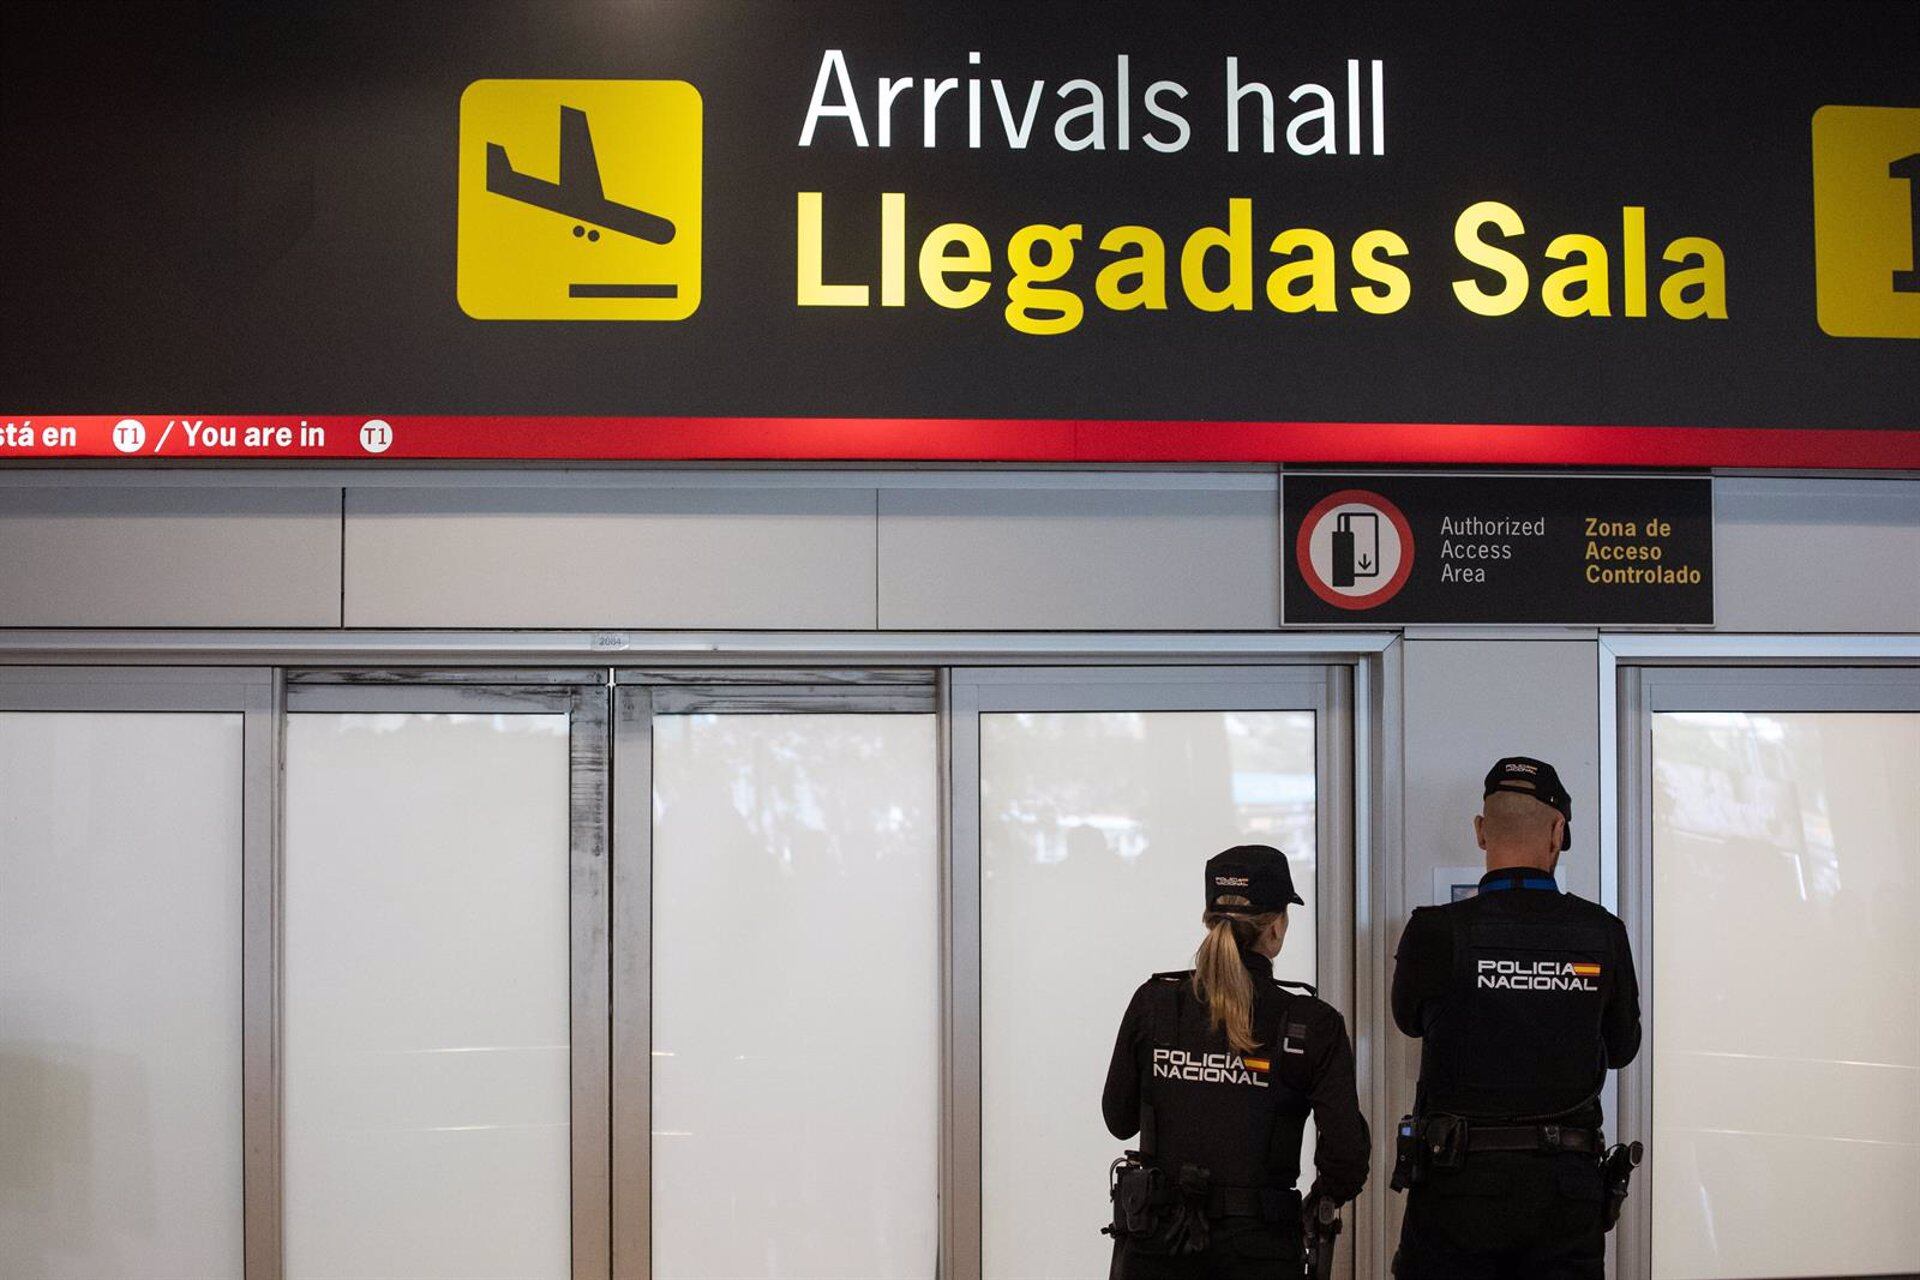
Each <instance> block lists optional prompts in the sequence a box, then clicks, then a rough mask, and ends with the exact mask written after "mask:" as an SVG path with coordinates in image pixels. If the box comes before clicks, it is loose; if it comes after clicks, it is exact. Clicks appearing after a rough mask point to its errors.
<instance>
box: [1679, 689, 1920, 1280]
mask: <svg viewBox="0 0 1920 1280" xmlns="http://www.w3.org/2000/svg"><path fill="white" fill-rule="evenodd" d="M1653 757H1654V763H1653V814H1654V825H1653V867H1654V899H1653V922H1654V952H1653V962H1654V963H1653V989H1654V992H1655V994H1656V999H1657V1005H1656V1013H1657V1019H1658V1020H1657V1022H1656V1024H1655V1038H1654V1042H1653V1115H1654V1135H1653V1174H1654V1184H1653V1185H1654V1191H1655V1195H1654V1197H1653V1201H1652V1208H1653V1261H1654V1275H1655V1276H1656V1277H1657V1278H1658V1280H1695V1278H1707V1277H1712V1278H1719V1277H1729V1278H1732V1277H1740V1278H1745V1277H1756V1276H1766V1277H1772V1276H1835V1275H1877V1274H1894V1273H1912V1272H1915V1271H1920V715H1915V714H1856V713H1839V712H1821V713H1796V714H1774V713H1768V714H1729V713H1718V712H1716V713H1706V712H1697V713H1696V712H1686V713H1665V714H1660V715H1656V716H1654V718H1653Z"/></svg>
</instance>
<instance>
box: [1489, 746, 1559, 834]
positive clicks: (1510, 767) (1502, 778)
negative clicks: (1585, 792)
mask: <svg viewBox="0 0 1920 1280" xmlns="http://www.w3.org/2000/svg"><path fill="white" fill-rule="evenodd" d="M1496 791H1515V792H1518V793H1519V794H1521V795H1523V796H1532V797H1533V798H1534V799H1535V800H1538V801H1539V802H1540V803H1541V804H1544V805H1548V806H1550V807H1552V808H1553V809H1556V810H1558V811H1559V814H1560V816H1561V817H1563V818H1565V819H1566V820H1567V825H1566V826H1565V827H1563V828H1561V831H1560V849H1561V852H1563V853H1564V852H1565V851H1566V850H1567V849H1569V848H1571V847H1572V846H1573V797H1572V796H1570V795H1568V794H1567V789H1566V788H1565V787H1563V786H1561V785H1560V775H1559V774H1558V773H1556V772H1555V771H1554V768H1553V766H1552V765H1550V764H1548V763H1547V762H1546V761H1545V760H1535V759H1534V758H1533V757H1532V756H1508V757H1506V758H1505V759H1504V760H1496V761H1495V762H1494V765H1493V768H1491V769H1489V770H1487V789H1486V791H1485V793H1483V794H1482V796H1481V797H1480V798H1481V799H1483V800H1484V799H1486V797H1487V796H1490V795H1492V794H1493V793H1494V792H1496Z"/></svg>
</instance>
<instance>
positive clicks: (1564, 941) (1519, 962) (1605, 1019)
mask: <svg viewBox="0 0 1920 1280" xmlns="http://www.w3.org/2000/svg"><path fill="white" fill-rule="evenodd" d="M1480 885H1481V892H1480V894H1479V895H1478V896H1476V897H1473V898H1468V899H1465V900H1464V901H1461V902H1454V903H1449V904H1448V905H1446V906H1441V907H1421V908H1419V909H1418V910H1416V911H1415V912H1414V913H1413V918H1412V919H1410V920H1409V921H1408V922H1407V928H1406V932H1404V933H1403V934H1401V936H1400V949H1399V953H1398V955H1397V957H1396V959H1395V965H1394V971H1393V1020H1394V1021H1395V1022H1396V1023H1398V1024H1399V1026H1400V1029H1401V1030H1402V1031H1404V1032H1406V1033H1407V1034H1408V1035H1410V1036H1415V1037H1421V1038H1424V1039H1425V1041H1426V1045H1425V1047H1424V1049H1423V1050H1422V1052H1421V1057H1420V1107H1421V1110H1422V1111H1423V1112H1424V1113H1427V1114H1433V1113H1448V1114H1455V1115H1465V1116H1478V1117H1490V1118H1503V1119H1519V1118H1529V1117H1545V1116H1555V1117H1562V1118H1563V1119H1564V1122H1566V1123H1569V1124H1578V1125H1588V1126H1593V1127H1598V1125H1599V1124H1600V1119H1601V1117H1600V1107H1599V1101H1598V1094H1599V1091H1600V1085H1601V1083H1602V1082H1603V1081H1604V1080H1605V1079H1606V1073H1607V1068H1609V1067H1623V1066H1625V1065H1626V1064H1627V1063H1629V1062H1631V1061H1632V1060H1633V1056H1634V1054H1635V1053H1637V1052H1638V1051H1639V1049H1640V988H1639V985H1638V982H1637V981H1636V979H1635V976H1634V971H1633V955H1632V953H1631V952H1630V951H1629V950H1628V949H1627V934H1626V928H1625V926H1623V925H1622V924H1621V923H1620V921H1619V919H1618V918H1617V917H1615V916H1614V915H1613V913H1612V912H1610V911H1608V910H1607V909H1606V908H1605V907H1602V906H1600V905H1598V904H1597V903H1593V902H1588V901H1587V900H1586V899H1584V898H1580V897H1576V896H1574V895H1573V894H1570V893H1561V892H1559V890H1558V889H1557V888H1556V887H1554V885H1553V878H1552V876H1551V875H1550V874H1549V873H1548V872H1546V871H1539V870H1533V869H1530V868H1518V869H1513V868H1509V869H1503V870H1500V871H1490V872H1488V873H1487V874H1486V875H1485V876H1483V877H1482V878H1481V881H1480ZM1528 885H1530V886H1532V887H1522V886H1528ZM1507 886H1513V887H1507Z"/></svg>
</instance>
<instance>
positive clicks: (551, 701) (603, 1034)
mask: <svg viewBox="0 0 1920 1280" xmlns="http://www.w3.org/2000/svg"><path fill="white" fill-rule="evenodd" d="M283 704H284V710H285V713H286V714H288V715H297V714H301V713H303V712H353V711H363V712H370V713H378V712H387V713H396V712H397V713H408V712H410V713H417V714H434V713H438V714H461V713H464V714H479V715H484V714H489V713H505V714H514V713H519V714H532V713H563V714H565V715H566V716H567V717H568V720H567V725H568V739H567V777H568V840H567V843H568V864H569V866H568V885H569V889H568V895H567V896H568V912H569V925H568V986H569V1001H568V1050H569V1052H568V1074H569V1085H570V1087H569V1119H570V1122H571V1123H570V1126H569V1130H568V1138H569V1142H570V1144H571V1159H570V1162H569V1179H568V1201H569V1212H570V1215H571V1223H572V1229H571V1233H570V1237H571V1238H570V1244H571V1249H570V1257H571V1261H570V1263H569V1269H570V1273H571V1275H572V1277H573V1280H608V1277H609V1276H610V1275H611V1274H612V1254H611V1243H610V1242H611V1238H612V1229H611V1213H612V1206H613V1197H612V1186H611V1182H610V1176H609V1175H610V1160H609V1142H610V1133H611V1125H610V1120H611V1102H612V1092H611V1065H612V1059H611V1053H612V1034H611V1031H612V1025H611V1005H610V1001H611V990H610V976H611V974H610V957H609V954H608V941H609V937H610V933H609V911H610V905H611V896H610V888H611V885H610V869H609V836H610V830H611V823H612V809H611V806H610V803H609V800H610V797H609V794H608V788H607V779H608V776H609V757H608V753H609V751H610V750H611V746H612V740H611V737H610V734H609V725H608V704H609V692H608V685H607V672H606V670H605V669H604V668H600V669H595V670H575V669H554V670H539V669H519V670H513V669H509V670H499V671H489V670H482V669H474V668H463V669H457V670H454V669H423V670H393V669H364V670H355V669H345V670H310V671H293V672H288V673H287V674H286V676H285V696H284V700H283ZM280 763H281V767H282V768H284V760H282V761H281V762H280ZM276 781H278V779H277V778H276ZM277 790H278V788H277V787H276V791H277ZM276 799H277V798H276ZM277 844H278V842H277V841H276V845H277ZM276 853H277V849H276ZM277 862H278V858H277V857H276V865H277ZM273 903H274V908H275V910H274V921H273V927H274V934H275V938H276V946H275V949H274V961H275V973H274V976H273V990H274V993H275V1002H276V1018H275V1026H276V1034H275V1037H274V1045H275V1049H276V1060H277V1051H278V1046H279V1043H280V1041H279V1036H278V1034H277V1032H278V1014H277V1004H278V998H279V992H280V989H281V980H280V975H279V972H278V967H279V966H278V962H279V948H278V945H277V940H278V937H279V931H280V925H279V922H280V909H281V906H282V903H281V901H280V898H279V896H278V894H277V893H276V894H275V896H274V898H273ZM249 1098H250V1099H251V1098H252V1091H251V1090H250V1091H249ZM273 1099H274V1106H275V1108H276V1110H277V1109H278V1107H279V1103H280V1079H279V1075H278V1072H277V1070H276V1073H275V1077H274V1082H273ZM274 1192H275V1196H274V1202H273V1205H272V1212H273V1221H274V1227H275V1231H276V1237H277V1234H278V1228H279V1224H280V1221H281V1219H280V1210H281V1206H280V1203H279V1198H278V1192H279V1162H278V1152H277V1150H276V1158H275V1164H274ZM277 1246H278V1241H277V1239H276V1248H275V1250H274V1253H273V1258H272V1265H271V1268H270V1269H268V1268H267V1266H266V1263H265V1260H264V1259H263V1260H262V1269H261V1270H259V1271H257V1272H256V1271H255V1270H254V1268H253V1266H252V1265H249V1268H248V1271H247V1280H278V1277H279V1276H280V1275H281V1273H282V1267H283V1259H282V1254H281V1252H280V1250H279V1248H278V1247H277Z"/></svg>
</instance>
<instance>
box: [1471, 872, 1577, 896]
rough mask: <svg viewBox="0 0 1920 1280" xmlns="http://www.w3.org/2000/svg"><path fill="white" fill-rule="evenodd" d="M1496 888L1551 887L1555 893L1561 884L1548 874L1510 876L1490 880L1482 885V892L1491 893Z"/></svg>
mask: <svg viewBox="0 0 1920 1280" xmlns="http://www.w3.org/2000/svg"><path fill="white" fill-rule="evenodd" d="M1495 889H1551V890H1553V891H1554V892H1555V893H1558V892H1559V891H1560V886H1559V884H1558V883H1556V882H1555V881H1554V880H1553V879H1552V878H1551V877H1548V876H1525V877H1522V876H1508V877H1506V878H1504V879H1500V880H1489V881H1487V882H1486V883H1485V884H1483V885H1481V886H1480V892H1482V893H1491V892H1493V891H1494V890H1495Z"/></svg>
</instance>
